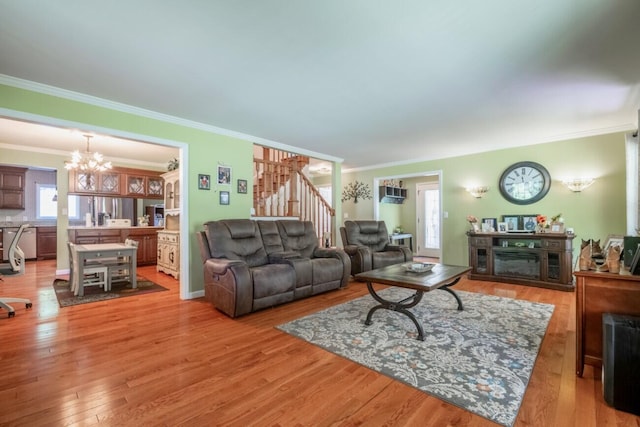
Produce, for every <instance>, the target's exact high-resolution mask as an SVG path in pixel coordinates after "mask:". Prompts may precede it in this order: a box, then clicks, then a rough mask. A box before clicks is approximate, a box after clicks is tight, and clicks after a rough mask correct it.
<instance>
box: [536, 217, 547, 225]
mask: <svg viewBox="0 0 640 427" xmlns="http://www.w3.org/2000/svg"><path fill="white" fill-rule="evenodd" d="M536 224H538V228H547V227H549V223H548V222H547V216H546V215H538V216H536Z"/></svg>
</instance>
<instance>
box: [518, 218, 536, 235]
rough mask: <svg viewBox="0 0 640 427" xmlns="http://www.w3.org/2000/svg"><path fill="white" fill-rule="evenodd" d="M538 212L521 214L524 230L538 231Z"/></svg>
mask: <svg viewBox="0 0 640 427" xmlns="http://www.w3.org/2000/svg"><path fill="white" fill-rule="evenodd" d="M537 217H538V215H537V214H532V215H520V223H521V224H522V229H523V230H524V231H531V232H533V231H536V218H537Z"/></svg>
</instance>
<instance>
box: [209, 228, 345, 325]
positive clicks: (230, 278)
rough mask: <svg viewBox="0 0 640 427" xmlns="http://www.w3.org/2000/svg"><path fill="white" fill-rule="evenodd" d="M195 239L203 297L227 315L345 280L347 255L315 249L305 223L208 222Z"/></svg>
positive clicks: (342, 283)
mask: <svg viewBox="0 0 640 427" xmlns="http://www.w3.org/2000/svg"><path fill="white" fill-rule="evenodd" d="M197 237H198V242H199V245H200V253H201V256H202V261H203V268H204V290H205V299H206V300H207V301H210V302H211V303H212V304H213V305H214V306H215V307H216V308H217V309H218V310H220V311H222V312H223V313H225V314H227V315H228V316H230V317H238V316H242V315H243V314H247V313H251V312H253V311H257V310H261V309H263V308H267V307H272V306H275V305H279V304H283V303H286V302H290V301H294V300H297V299H300V298H304V297H307V296H311V295H316V294H318V293H321V292H325V291H328V290H332V289H338V288H343V287H345V286H347V283H348V281H349V273H350V270H351V261H350V259H349V257H348V256H347V254H346V253H345V252H344V251H342V250H340V249H325V248H321V247H319V244H318V243H319V241H318V238H317V236H316V233H315V230H314V228H313V224H312V223H311V222H309V221H298V220H278V221H262V220H260V221H254V220H250V219H227V220H219V221H209V222H207V223H205V224H204V230H203V231H199V232H198V233H197Z"/></svg>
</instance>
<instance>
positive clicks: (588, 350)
mask: <svg viewBox="0 0 640 427" xmlns="http://www.w3.org/2000/svg"><path fill="white" fill-rule="evenodd" d="M573 274H574V276H575V277H576V374H577V375H578V376H580V377H581V376H582V372H583V369H584V365H585V363H586V364H588V365H592V366H595V367H598V368H599V367H601V366H602V314H603V313H615V314H629V315H640V276H633V275H631V274H629V272H628V271H622V272H621V273H620V274H611V273H602V272H595V271H575V272H574V273H573Z"/></svg>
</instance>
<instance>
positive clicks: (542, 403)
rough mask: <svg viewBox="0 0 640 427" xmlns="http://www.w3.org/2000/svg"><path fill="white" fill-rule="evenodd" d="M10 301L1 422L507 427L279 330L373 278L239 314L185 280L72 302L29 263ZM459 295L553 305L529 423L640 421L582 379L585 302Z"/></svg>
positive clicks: (471, 286)
mask: <svg viewBox="0 0 640 427" xmlns="http://www.w3.org/2000/svg"><path fill="white" fill-rule="evenodd" d="M26 270H27V273H26V274H25V275H24V276H21V277H5V279H4V282H0V295H4V296H16V297H28V298H31V299H32V301H33V309H31V310H25V308H24V306H20V305H17V313H16V316H15V317H14V318H11V319H9V318H7V317H6V312H1V313H0V316H1V317H0V375H1V378H2V380H1V381H0V425H3V426H4V425H10V426H22V425H24V426H39V425H92V424H98V423H100V424H106V425H119V426H120V425H135V426H139V425H165V426H178V425H184V426H199V425H203V426H210V425H224V426H227V425H231V426H249V425H256V426H356V425H357V426H360V425H364V426H381V425H385V426H436V427H438V426H495V424H493V423H491V422H489V421H487V420H485V419H483V418H481V417H478V416H476V415H473V414H471V413H469V412H467V411H464V410H462V409H459V408H457V407H454V406H452V405H449V404H447V403H444V402H442V401H440V400H438V399H436V398H434V397H431V396H429V395H427V394H425V393H423V392H421V391H418V390H416V389H414V388H412V387H409V386H407V385H404V384H402V383H400V382H398V381H394V380H392V379H390V378H387V377H385V376H383V375H380V374H377V373H375V372H373V371H371V370H369V369H367V368H364V367H362V366H360V365H358V364H355V363H353V362H350V361H348V360H346V359H343V358H342V357H339V356H335V355H333V354H331V353H329V352H327V351H324V350H322V349H320V348H318V347H315V346H313V345H311V344H308V343H305V342H303V341H301V340H299V339H297V338H294V337H292V336H289V335H287V334H285V333H283V332H280V331H278V330H276V329H275V328H274V326H276V325H278V324H281V323H284V322H287V321H289V320H293V319H295V318H298V317H300V316H303V315H305V314H308V313H312V312H314V311H317V310H320V309H322V308H325V307H329V306H332V305H335V304H339V303H342V302H345V301H347V300H350V299H353V298H356V297H358V296H361V295H365V294H366V288H365V286H364V285H363V284H359V283H356V282H352V283H350V284H349V286H348V288H346V289H344V290H340V291H334V292H329V293H326V294H323V295H319V296H315V297H312V298H308V299H305V300H302V301H298V302H294V303H291V304H286V305H283V306H279V307H276V308H273V309H268V310H264V311H262V312H259V313H254V314H251V315H248V316H244V317H241V318H239V319H235V320H234V319H230V318H228V317H226V316H224V315H222V314H221V313H219V312H217V311H216V310H214V309H213V308H212V307H211V306H209V305H208V304H206V303H205V302H204V301H203V300H202V299H200V300H191V301H181V300H180V299H179V291H178V283H177V282H176V281H175V280H173V279H172V278H171V277H169V276H167V275H164V274H162V273H156V272H155V267H141V268H139V270H138V271H139V274H140V275H142V276H144V277H147V278H149V279H150V280H153V281H156V282H157V283H159V284H161V285H164V286H165V287H168V288H170V290H169V291H168V292H160V293H155V294H149V295H143V296H140V297H137V296H134V297H128V298H121V299H117V300H111V301H106V302H99V303H93V304H85V305H79V306H74V307H68V308H59V307H58V303H57V301H56V297H55V295H54V292H53V288H52V282H53V279H54V277H55V263H54V262H53V261H40V262H27V266H26ZM457 288H458V289H463V290H468V291H472V292H483V293H488V294H496V295H501V296H507V297H513V298H520V299H527V300H530V301H539V302H545V303H553V304H555V306H556V309H555V312H554V314H553V317H552V319H551V322H550V324H549V328H548V331H547V334H546V336H545V339H544V341H543V343H542V347H541V350H540V355H539V357H538V359H537V361H536V365H535V369H534V371H533V375H532V377H531V381H530V383H529V386H528V388H527V391H526V394H525V398H524V401H523V404H522V407H521V408H520V412H519V415H518V419H517V421H516V423H515V425H516V426H579V427H590V426H640V417H635V416H632V415H630V414H627V413H624V412H620V411H616V410H614V409H612V408H610V407H608V406H607V405H606V404H605V402H604V400H603V398H602V392H601V383H600V381H599V379H598V378H597V377H598V376H599V372H595V371H594V369H592V368H591V367H589V366H587V367H586V370H585V374H584V377H583V378H576V376H575V294H574V293H570V292H561V291H552V290H547V289H539V288H528V287H524V286H517V285H508V284H500V283H493V282H480V281H469V280H462V281H461V282H460V283H459V284H458V285H457Z"/></svg>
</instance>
